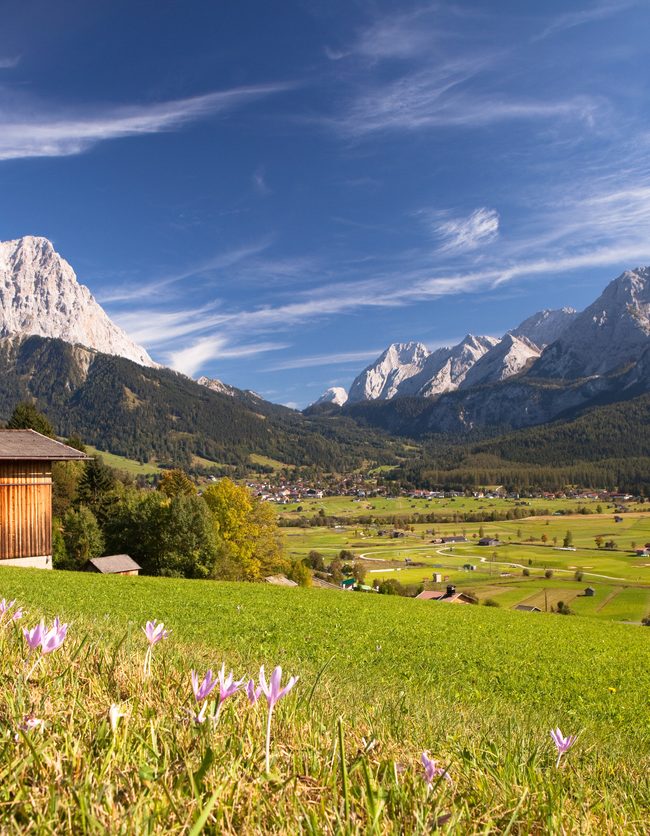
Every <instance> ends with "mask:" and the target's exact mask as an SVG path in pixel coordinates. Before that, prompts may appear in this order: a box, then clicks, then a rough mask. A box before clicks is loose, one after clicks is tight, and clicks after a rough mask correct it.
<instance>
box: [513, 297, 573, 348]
mask: <svg viewBox="0 0 650 836" xmlns="http://www.w3.org/2000/svg"><path fill="white" fill-rule="evenodd" d="M577 316H578V313H577V311H576V310H575V309H574V308H568V307H566V308H560V309H559V310H548V309H546V310H543V311H538V312H537V313H534V314H533V315H532V316H529V317H528V319H525V320H524V321H523V322H522V323H521V324H520V325H518V326H517V327H516V328H513V329H512V331H510V332H509V333H510V334H514V336H515V337H525V338H526V339H527V340H529V341H530V342H531V343H532V344H533V345H536V346H537V347H538V348H546V346H547V345H550V344H551V343H554V342H555V340H557V339H559V338H560V337H561V336H562V334H563V333H564V332H565V331H566V330H567V328H568V327H569V326H570V325H571V323H572V322H573V321H574V320H575V318H576V317H577Z"/></svg>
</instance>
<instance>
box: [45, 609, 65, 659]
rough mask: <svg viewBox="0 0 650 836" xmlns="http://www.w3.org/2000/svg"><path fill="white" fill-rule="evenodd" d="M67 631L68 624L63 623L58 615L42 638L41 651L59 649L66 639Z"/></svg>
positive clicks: (49, 651)
mask: <svg viewBox="0 0 650 836" xmlns="http://www.w3.org/2000/svg"><path fill="white" fill-rule="evenodd" d="M67 632H68V625H67V624H61V622H60V621H59V619H58V617H57V618H55V619H54V623H53V624H52V626H51V627H50V629H49V630H48V631H47V632H46V633H44V634H43V636H42V638H41V652H42V653H52V651H53V650H58V649H59V648H60V647H61V645H62V644H63V642H64V641H65V637H66V635H67Z"/></svg>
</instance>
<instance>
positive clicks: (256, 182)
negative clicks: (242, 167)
mask: <svg viewBox="0 0 650 836" xmlns="http://www.w3.org/2000/svg"><path fill="white" fill-rule="evenodd" d="M253 186H254V187H255V190H256V191H257V192H258V194H261V195H262V196H263V197H267V196H268V195H270V194H271V189H270V187H269V185H268V183H267V182H266V173H265V171H264V167H263V166H259V167H258V168H257V169H255V171H254V172H253Z"/></svg>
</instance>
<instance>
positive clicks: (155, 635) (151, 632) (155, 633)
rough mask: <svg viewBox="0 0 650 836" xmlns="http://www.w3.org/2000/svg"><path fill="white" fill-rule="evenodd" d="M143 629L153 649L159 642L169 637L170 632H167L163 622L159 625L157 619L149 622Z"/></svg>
mask: <svg viewBox="0 0 650 836" xmlns="http://www.w3.org/2000/svg"><path fill="white" fill-rule="evenodd" d="M142 629H143V631H144V634H145V636H146V637H147V641H148V642H149V646H150V647H153V646H154V645H156V644H158V642H159V641H162V640H163V639H166V638H168V637H169V630H165V625H164V624H163V623H162V621H161V622H160V624H159V623H158V622H157V621H156V619H155V618H154V620H153V621H147V623H146V625H145V626H144V627H143V628H142Z"/></svg>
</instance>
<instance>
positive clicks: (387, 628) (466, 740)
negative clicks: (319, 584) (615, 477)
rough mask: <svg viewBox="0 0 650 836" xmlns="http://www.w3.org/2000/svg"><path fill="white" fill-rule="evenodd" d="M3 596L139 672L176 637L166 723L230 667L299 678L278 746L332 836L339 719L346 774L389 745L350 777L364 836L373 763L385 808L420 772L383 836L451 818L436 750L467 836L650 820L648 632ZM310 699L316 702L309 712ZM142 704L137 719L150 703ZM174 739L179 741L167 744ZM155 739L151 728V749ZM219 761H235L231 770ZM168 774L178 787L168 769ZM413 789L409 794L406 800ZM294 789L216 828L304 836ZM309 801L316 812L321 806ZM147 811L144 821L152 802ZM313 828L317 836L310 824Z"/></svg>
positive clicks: (161, 595) (183, 585)
mask: <svg viewBox="0 0 650 836" xmlns="http://www.w3.org/2000/svg"><path fill="white" fill-rule="evenodd" d="M0 590H1V593H2V594H3V595H7V596H11V597H14V596H15V597H18V599H19V601H20V602H22V603H25V604H26V605H27V606H28V609H29V610H30V611H31V612H30V615H29V616H28V618H27V622H28V623H30V624H31V623H32V622H33V621H35V620H36V617H37V614H38V613H39V612H40V611H45V612H46V613H47V614H49V615H54V614H63V615H65V617H66V618H67V619H69V620H71V622H72V626H71V628H70V636H71V641H74V640H75V638H76V639H78V638H79V637H80V636H81V635H84V634H85V633H86V632H87V631H89V632H90V633H91V636H93V637H98V638H99V642H100V643H101V644H103V645H105V646H106V647H107V649H109V657H110V656H111V654H112V651H110V648H111V647H116V646H117V644H118V643H119V642H120V641H121V640H122V638H123V636H124V635H125V634H128V635H127V638H126V641H125V643H124V645H123V646H122V650H121V652H122V653H125V654H126V656H127V658H136V659H141V658H142V653H143V637H142V634H141V632H140V625H142V624H143V623H144V621H145V620H146V619H148V618H153V617H156V618H158V619H162V620H163V621H164V622H165V624H166V625H167V626H168V627H170V628H171V629H172V630H173V633H172V637H171V639H170V640H169V641H168V642H167V643H165V644H164V645H162V646H160V647H158V648H156V654H155V667H154V670H155V671H158V672H160V671H161V670H162V667H161V666H164V667H165V669H166V670H167V671H168V674H167V676H168V678H169V676H171V677H172V679H173V681H174V683H175V684H174V687H173V688H172V692H170V693H169V694H167V695H166V696H165V700H168V701H169V705H166V704H165V705H160V706H158V708H157V709H156V710H155V711H154V715H152V716H155V714H156V712H158V713H159V714H160V715H161V717H162V716H163V715H165V714H166V712H167V713H168V712H169V711H174V710H176V712H177V713H180V709H174V707H173V706H174V704H175V703H176V704H177V703H178V702H179V701H181V703H182V702H185V703H186V704H188V705H189V702H187V696H186V695H188V694H189V693H190V692H189V669H190V667H191V666H192V665H197V666H198V667H199V668H205V667H207V666H208V665H210V666H212V667H218V666H219V665H220V664H221V662H222V661H223V660H225V661H226V664H227V667H228V668H230V666H233V667H234V668H235V671H236V672H239V673H242V674H243V673H244V672H245V671H247V672H249V673H254V671H255V670H256V669H257V667H258V666H259V664H260V663H265V664H266V665H267V668H268V667H270V666H273V665H275V664H278V663H280V664H282V665H283V667H284V669H285V670H286V671H287V673H294V674H299V675H300V677H301V682H300V684H299V686H298V690H297V692H296V693H297V697H296V700H297V703H292V704H293V705H294V706H295V714H293V715H291V717H292V719H291V722H290V726H287V723H288V722H289V721H288V720H287V719H286V715H284V714H281V715H280V717H281V718H282V717H285V719H284V720H280V725H279V726H278V732H277V740H278V744H277V745H278V747H280V755H279V756H278V757H279V762H278V764H277V769H278V770H279V771H280V772H281V773H285V774H286V772H287V770H289V771H291V770H292V769H293V770H294V772H295V773H297V774H302V775H305V776H306V777H305V778H304V779H303V778H300V779H299V782H302V781H303V780H304V781H307V782H308V785H310V782H311V783H313V784H314V785H315V786H319V787H320V789H319V790H318V792H317V793H316V797H315V798H314V799H312V801H313V813H314V816H315V819H314V821H317V822H319V827H324V828H325V830H326V831H327V832H330V831H334V830H336V827H335V822H334V820H335V819H336V816H337V815H338V813H337V812H336V811H337V810H339V809H340V804H341V798H340V794H339V792H340V776H339V774H338V767H337V760H336V756H334V757H333V755H332V752H333V751H335V745H336V744H335V741H336V718H337V717H338V716H343V717H344V720H345V728H346V741H347V744H346V745H347V747H348V751H349V752H350V758H352V757H353V755H354V752H355V751H356V749H357V747H358V748H359V752H362V750H363V747H364V745H365V744H364V742H363V740H362V738H363V739H365V741H366V743H367V742H368V741H371V740H375V741H376V744H374V746H375V747H376V748H373V750H372V753H371V754H370V753H369V754H368V755H367V758H366V756H365V755H364V756H363V757H361V756H359V758H360V759H359V758H357V761H356V763H357V767H356V772H353V774H352V775H351V786H352V789H351V794H352V801H351V803H352V804H353V810H354V811H355V812H354V813H353V820H354V822H355V823H356V824H355V827H358V830H359V832H366V831H367V825H368V816H370V815H371V811H370V808H369V804H370V801H369V799H368V797H367V787H366V784H365V778H364V776H363V773H362V769H365V767H363V765H362V761H367V763H368V765H369V768H370V770H371V778H372V781H376V782H377V783H378V784H380V785H381V786H382V787H384V788H385V789H386V792H387V793H389V794H388V795H387V798H389V797H391V796H390V792H392V790H390V791H389V785H391V782H392V781H395V780H397V779H396V778H395V775H396V774H397V773H395V767H394V766H391V764H395V763H399V764H401V765H402V766H401V767H400V769H401V768H402V767H403V768H404V769H405V770H406V773H405V777H404V778H401V779H399V781H400V787H401V789H400V793H402V795H403V793H406V795H404V797H402V795H399V799H401V800H399V799H398V800H394V803H393V802H390V803H388V802H387V808H386V810H385V811H384V813H382V815H381V816H380V819H379V821H380V823H381V827H380V828H379V829H378V832H387V831H390V830H396V831H397V830H399V829H400V827H403V828H404V831H405V832H428V828H429V827H430V825H431V822H430V821H429V822H428V824H422V823H420V824H422V826H421V827H420V824H418V816H420V815H421V810H422V809H430V810H431V811H433V810H436V809H438V801H436V803H435V804H430V803H429V802H427V801H426V799H425V796H423V795H421V790H420V785H421V778H420V776H419V773H418V769H419V767H418V764H417V762H418V759H419V755H420V753H421V751H422V750H424V749H428V750H430V751H431V753H432V754H433V755H434V756H436V757H439V758H441V759H442V760H443V761H444V762H445V763H449V765H450V766H449V768H450V771H451V772H453V774H454V778H455V781H456V783H455V785H454V790H453V792H452V791H449V792H447V791H445V792H446V794H445V795H442V796H441V797H440V800H439V802H440V804H441V805H442V806H441V807H440V809H438V812H439V813H441V814H443V813H444V814H445V815H446V814H447V813H450V814H451V819H450V820H449V826H450V827H452V825H454V824H455V825H456V826H458V827H460V828H461V830H462V832H474V829H476V830H477V831H478V830H480V829H481V827H484V826H485V827H495V828H497V829H499V828H500V829H503V828H505V827H506V826H507V823H508V822H509V821H510V820H511V818H512V820H513V821H514V822H515V823H516V825H517V826H516V827H515V829H514V831H513V832H531V829H533V830H534V829H535V828H540V827H541V828H549V827H550V828H551V829H553V827H558V826H559V824H560V823H562V826H567V828H568V829H569V830H574V829H577V827H578V825H579V826H580V827H581V828H582V832H594V833H596V832H603V829H605V830H607V829H609V830H610V831H611V829H612V828H614V829H615V828H616V827H620V826H621V824H622V823H625V826H626V827H629V832H634V829H635V828H636V829H637V831H638V832H641V831H642V822H643V820H644V819H643V814H642V813H641V812H640V810H639V808H640V807H642V805H643V804H644V803H645V804H647V803H649V802H650V794H649V791H648V789H649V788H648V784H647V774H648V767H649V766H650V763H649V762H648V758H647V752H648V747H649V745H650V729H649V728H648V724H647V722H645V721H644V720H643V718H644V717H646V712H647V694H648V692H649V690H650V670H649V667H648V665H647V653H648V635H646V631H644V630H643V629H641V628H634V627H626V626H622V625H616V624H608V623H603V622H597V621H591V620H581V619H580V620H579V619H562V618H559V617H557V616H544V615H541V616H537V617H530V616H529V615H526V614H518V613H509V612H505V611H500V610H490V609H487V608H477V607H454V606H447V607H445V606H442V605H435V604H431V603H427V602H423V601H413V600H404V599H398V598H387V597H383V596H382V597H379V596H364V595H358V594H354V593H338V592H331V593H330V592H327V591H321V590H302V589H291V590H284V589H277V588H273V587H267V586H262V585H245V584H220V583H207V582H195V581H171V580H164V579H148V578H111V577H101V576H95V575H89V574H88V575H87V574H72V573H70V574H67V573H59V572H39V571H35V570H26V569H12V568H9V567H4V568H3V569H2V570H1V574H0ZM648 632H650V631H648ZM614 660H615V661H614ZM321 671H322V672H323V673H322V677H321V678H320V679H319V678H318V677H319V672H321ZM170 672H171V673H170ZM102 687H103V688H105V689H106V696H105V697H104V698H103V699H104V703H105V705H108V704H110V702H111V701H112V700H113V699H116V697H115V696H114V695H113V694H112V692H111V689H113V690H114V689H115V687H116V686H107V685H103V686H102ZM156 687H157V686H156ZM161 687H163V686H161ZM312 688H314V689H315V690H314V695H313V698H311V699H307V698H308V697H309V695H310V693H311V689H312ZM120 689H121V690H120V693H119V699H121V700H124V699H126V698H127V697H128V696H129V687H127V685H126V684H125V682H124V681H122V682H121V684H120ZM610 689H615V691H612V690H610ZM145 690H146V689H145ZM133 699H134V700H135V702H133V705H132V710H133V711H134V712H135V711H136V706H137V705H138V703H137V699H140V697H138V698H137V699H136V698H135V697H134V698H133ZM142 699H144V697H142ZM78 701H79V697H77V698H76V700H75V702H78ZM287 705H289V703H287ZM104 710H105V709H104ZM150 710H153V709H150ZM287 710H288V709H287ZM160 722H163V720H162V719H161V720H160ZM228 722H230V721H228ZM558 724H559V725H560V726H561V728H562V729H563V730H564V731H565V732H569V731H576V732H578V731H579V732H582V735H581V739H580V742H579V744H578V745H577V747H576V750H575V751H574V752H572V753H570V766H569V767H568V768H567V769H566V770H562V771H561V772H560V773H557V772H556V771H555V770H554V768H553V766H552V764H553V758H552V750H551V746H550V741H549V739H548V729H549V728H551V727H554V726H556V725H558ZM163 725H164V722H163ZM167 725H168V723H167ZM165 728H166V727H165ZM158 733H159V734H160V735H161V742H160V743H159V744H156V745H158V747H159V748H163V749H164V746H163V742H162V738H163V737H164V734H163V731H159V732H158ZM169 733H171V734H174V733H173V732H169V731H168V730H166V731H165V734H169ZM179 735H180V732H179ZM148 736H149V732H147V731H146V727H145V730H144V738H146V737H148ZM156 745H154V749H155V748H156ZM165 745H166V744H165ZM221 745H223V746H225V745H226V743H225V742H222V743H219V744H214V746H215V749H217V750H219V746H221ZM230 745H231V744H228V746H230ZM251 745H252V744H251ZM188 746H190V748H189V750H188V752H189V753H188V754H186V757H187V758H188V759H189V760H192V758H196V757H197V754H196V753H194V754H192V748H191V745H190V744H188ZM229 751H230V750H229ZM148 757H149V758H151V753H149V755H148ZM169 757H170V758H171V755H170V756H169ZM228 757H230V755H228ZM258 757H259V756H258ZM219 758H220V759H221V761H223V760H224V758H225V755H224V754H223V753H220V754H219ZM226 760H227V758H226ZM157 763H158V762H157ZM237 763H238V764H239V766H238V768H240V769H243V770H244V769H245V770H249V771H250V770H251V769H253V770H254V774H253V777H250V779H249V776H248V775H245V776H244V778H242V776H241V775H239V776H237V775H234V774H231V773H232V772H233V768H232V765H229V766H228V767H224V766H223V764H221V766H220V769H221V770H222V775H221V777H220V778H219V780H221V781H225V783H224V785H223V788H222V790H223V795H222V796H220V798H221V799H222V801H223V803H224V804H226V803H227V804H231V803H232V804H234V803H235V802H234V801H232V787H233V784H232V781H235V783H236V782H237V781H240V780H245V781H249V780H250V781H254V782H257V783H259V778H258V777H257V776H258V772H257V770H259V766H256V767H253V766H252V764H251V763H250V762H246V765H245V764H244V761H242V762H241V763H240V762H239V761H237ZM130 768H133V766H132V765H131V767H130ZM156 768H159V769H162V766H157V767H156ZM165 768H166V769H167V770H168V771H170V774H171V773H172V772H173V766H172V764H171V763H170V764H168V765H167V766H166V767H165ZM195 768H198V763H196V764H195ZM124 769H125V770H126V771H127V773H128V768H127V766H125V767H124ZM223 769H226V772H225V773H223ZM235 771H236V770H235ZM165 774H167V773H165ZM391 776H393V777H391ZM98 780H99V779H98ZM102 780H104V779H102ZM214 780H217V778H216V776H215V778H214ZM170 781H171V778H170ZM175 781H176V782H177V783H176V784H174V786H175V787H176V790H175V791H178V792H179V793H180V792H181V789H180V788H179V787H181V786H182V781H181V779H179V778H178V776H176V778H175ZM178 782H180V783H178ZM87 783H88V788H87V791H88V793H89V796H88V798H89V801H88V804H90V805H91V806H92V805H93V804H95V803H99V802H96V800H95V799H94V795H93V792H94V790H93V789H92V782H91V781H89V782H87ZM257 783H256V784H255V786H256V787H257ZM603 785H604V786H605V791H604V792H603ZM147 786H149V785H147ZM411 786H412V789H408V792H407V789H405V787H411ZM364 787H366V789H364ZM292 788H293V789H292ZM294 789H295V782H292V781H290V782H289V784H288V785H286V786H284V785H282V786H279V785H278V786H272V787H270V788H269V787H268V786H266V787H264V788H263V790H262V791H263V792H264V793H265V798H266V801H265V802H264V804H268V808H269V809H268V810H266V808H265V810H264V811H263V812H261V811H260V805H261V804H262V802H260V801H259V800H258V801H255V802H254V801H251V798H252V796H250V797H248V796H247V798H248V802H247V803H250V804H251V805H252V806H251V807H250V808H248V807H247V808H246V810H247V812H246V811H244V810H240V812H239V813H238V815H241V816H243V818H241V819H238V820H237V819H230V824H229V825H228V823H227V821H226V820H225V819H224V820H222V819H219V818H218V816H217V819H216V820H217V821H219V822H220V824H219V827H220V828H221V829H222V830H224V831H225V830H228V828H229V827H234V829H237V827H239V828H244V829H245V828H246V827H248V828H252V829H254V830H257V829H259V830H263V831H266V830H268V831H275V830H283V831H285V832H286V830H287V829H288V830H292V831H293V832H295V831H296V830H297V829H298V828H297V824H296V821H297V818H298V817H299V816H300V815H302V813H301V810H300V808H299V807H298V806H296V804H297V801H296V798H295V797H294ZM299 789H302V790H304V786H302V785H301V787H299ZM143 791H144V790H143ZM149 791H150V790H146V792H149ZM210 791H211V790H210ZM250 791H251V792H254V788H253V787H250ZM255 791H257V790H255ZM296 791H297V790H296ZM7 792H11V788H10V785H9V786H8V788H7ZM242 792H243V793H244V795H246V792H244V791H243V790H242ZM364 793H365V794H364ZM418 793H420V795H418ZM522 793H523V794H524V795H522ZM524 796H525V797H524ZM227 798H229V799H230V801H227V802H226V799H227ZM301 798H302V802H301V803H303V804H306V805H307V807H309V803H308V802H309V799H308V800H307V801H306V800H305V798H304V797H303V796H302V795H301ZM520 801H521V802H522V803H521V804H520V805H519V807H518V809H517V812H515V809H516V808H517V805H518V804H519V802H520ZM240 802H241V804H243V803H244V801H243V800H242V799H239V798H238V799H237V803H238V804H240ZM398 802H399V803H398ZM152 803H153V802H152ZM176 803H177V804H178V798H177V799H176ZM139 804H140V806H142V804H144V806H145V807H146V793H145V801H144V802H143V800H142V798H140V802H139ZM264 804H262V806H264ZM395 805H396V806H395ZM427 805H429V806H428V807H427ZM158 807H159V812H158V814H157V815H158V816H164V817H167V818H162V819H161V818H158V819H154V825H155V826H154V829H156V828H160V829H162V830H165V829H167V828H169V829H170V830H171V829H175V830H179V831H180V830H182V827H181V826H180V823H179V822H180V819H181V818H182V816H181V814H180V813H179V812H176V813H172V812H171V811H170V809H169V807H168V806H167V802H166V801H165V798H164V797H162V798H161V799H159V802H158ZM182 809H183V810H185V809H190V808H182ZM191 809H194V807H191ZM237 809H238V810H239V807H237ZM418 811H420V812H418ZM116 814H117V813H116ZM75 815H76V814H75ZM97 815H98V816H99V815H100V814H99V813H97ZM138 815H140V814H138ZM142 815H143V816H144V813H142ZM426 815H429V813H428V812H427V813H426ZM251 816H253V818H250V817H251ZM255 816H257V818H255ZM513 816H514V818H513ZM260 817H261V818H260ZM282 817H284V818H282ZM425 818H426V816H425ZM100 819H101V816H100ZM176 819H178V821H176ZM398 819H399V820H400V821H401V824H400V825H398V824H397V820H398ZM143 820H144V819H142V820H141V821H143ZM172 820H174V826H173V827H172ZM233 821H237V822H238V823H237V825H236V827H235V826H234V825H233ZM290 821H293V824H290V823H288V822H290ZM163 822H164V826H163ZM302 826H303V827H305V829H307V828H306V825H305V824H304V822H303V825H302ZM350 832H353V828H351V831H350ZM354 832H356V831H354Z"/></svg>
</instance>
